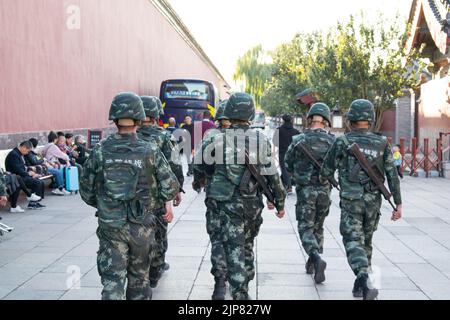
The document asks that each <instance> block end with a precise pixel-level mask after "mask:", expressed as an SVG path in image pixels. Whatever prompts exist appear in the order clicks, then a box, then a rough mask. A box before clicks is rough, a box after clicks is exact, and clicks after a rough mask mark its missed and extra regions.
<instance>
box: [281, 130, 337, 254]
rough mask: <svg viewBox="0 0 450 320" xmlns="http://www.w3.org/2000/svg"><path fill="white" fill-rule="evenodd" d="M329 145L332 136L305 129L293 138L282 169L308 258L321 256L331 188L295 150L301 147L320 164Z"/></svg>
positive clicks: (304, 157)
mask: <svg viewBox="0 0 450 320" xmlns="http://www.w3.org/2000/svg"><path fill="white" fill-rule="evenodd" d="M333 142H334V136H333V135H331V134H330V133H328V132H327V131H326V130H324V129H315V130H312V129H306V130H305V131H304V132H303V133H302V134H299V135H297V136H295V137H294V138H293V141H292V144H291V145H290V146H289V149H288V151H287V153H286V157H285V163H286V169H287V170H288V172H289V173H291V174H293V175H294V180H295V183H296V188H295V190H296V192H297V204H296V216H297V221H298V232H299V234H300V239H301V241H302V245H303V248H304V249H305V251H306V253H307V254H308V256H311V255H313V254H314V253H323V223H324V221H325V218H326V217H327V216H328V213H329V210H330V204H331V202H330V193H331V185H330V183H329V182H328V181H326V180H325V181H324V180H321V179H319V171H318V170H317V169H315V168H314V167H313V165H312V163H311V162H310V161H309V160H308V159H307V158H306V156H305V155H303V153H302V152H301V151H299V150H298V149H297V148H296V147H297V145H298V144H299V143H302V144H303V145H305V146H306V147H307V148H308V149H309V150H310V151H311V153H312V154H313V155H314V156H315V158H316V159H317V160H318V161H319V162H320V161H322V160H323V158H325V155H326V154H327V152H328V150H329V148H330V147H331V145H332V144H333Z"/></svg>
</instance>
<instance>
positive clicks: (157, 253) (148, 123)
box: [137, 96, 184, 288]
mask: <svg viewBox="0 0 450 320" xmlns="http://www.w3.org/2000/svg"><path fill="white" fill-rule="evenodd" d="M141 99H142V102H143V104H144V111H145V116H146V119H145V121H144V122H143V123H142V126H141V127H140V128H139V129H138V131H137V133H138V137H139V138H140V139H143V140H144V141H146V142H152V143H156V144H157V146H158V147H159V148H160V150H161V151H162V153H163V154H164V156H165V157H166V159H167V160H168V161H169V164H170V167H171V169H172V171H173V172H174V174H175V175H176V177H177V179H178V182H179V184H180V192H179V193H178V194H177V197H176V199H175V201H174V203H175V205H176V206H178V205H179V204H180V202H181V190H182V189H181V188H182V187H183V183H184V176H183V167H182V166H181V160H180V155H179V152H178V147H177V142H176V141H175V138H174V137H173V135H172V134H170V133H169V132H167V131H166V130H164V129H163V128H162V127H160V126H159V125H158V123H159V115H160V113H161V110H162V104H161V101H160V100H159V99H158V98H157V97H149V96H143V97H141ZM167 206H169V207H170V204H169V203H168V204H166V206H165V204H164V202H162V201H160V202H159V203H158V210H156V234H155V241H156V245H155V248H154V250H153V254H154V256H153V257H152V261H151V267H150V286H151V287H152V288H155V287H156V286H157V284H158V280H159V279H160V278H161V276H162V274H163V273H164V272H165V271H166V270H168V269H169V264H168V263H166V262H165V257H166V252H167V248H168V242H167V227H168V223H170V222H172V219H173V214H172V210H171V209H169V212H167V211H166V209H165V208H166V207H167Z"/></svg>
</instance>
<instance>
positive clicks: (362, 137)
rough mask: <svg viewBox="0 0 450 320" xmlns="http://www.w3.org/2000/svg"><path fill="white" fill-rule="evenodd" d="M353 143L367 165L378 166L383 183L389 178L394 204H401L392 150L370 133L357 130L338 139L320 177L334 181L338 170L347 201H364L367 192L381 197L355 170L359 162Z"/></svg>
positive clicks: (384, 139) (343, 196) (386, 143)
mask: <svg viewBox="0 0 450 320" xmlns="http://www.w3.org/2000/svg"><path fill="white" fill-rule="evenodd" d="M352 143H357V144H358V145H359V147H360V149H361V151H362V152H363V153H364V155H365V156H366V159H367V160H368V162H369V163H371V164H373V165H374V166H376V168H377V171H378V172H379V173H378V174H379V175H380V176H382V177H383V179H384V177H385V176H386V177H387V182H388V185H389V189H390V191H391V193H392V195H393V197H394V202H395V204H401V203H402V198H401V194H400V181H399V179H398V175H397V170H396V167H395V164H394V158H393V155H392V150H391V146H390V144H389V143H388V141H387V138H386V137H383V136H381V135H378V134H375V133H372V132H370V131H369V130H367V129H356V130H353V131H351V132H349V133H347V134H346V135H345V136H341V137H338V138H337V139H336V141H335V143H334V144H333V146H332V147H331V149H330V151H329V152H328V154H327V156H326V157H325V160H324V163H323V166H322V169H321V171H320V174H321V176H323V177H324V178H325V177H331V176H333V174H334V172H335V171H336V170H338V171H339V185H340V187H341V192H340V195H341V197H342V198H345V199H349V200H355V199H361V198H362V196H363V194H364V193H365V192H371V193H379V191H378V189H377V188H375V186H374V184H373V183H372V182H371V181H370V179H369V177H368V176H367V174H366V173H365V172H364V171H363V170H362V169H361V170H359V171H357V172H355V170H353V169H355V165H356V164H357V160H356V158H355V157H354V156H352V155H351V154H350V153H349V151H348V147H349V144H352ZM352 170H353V171H352ZM352 176H353V177H352ZM352 181H356V182H352ZM358 181H359V182H358Z"/></svg>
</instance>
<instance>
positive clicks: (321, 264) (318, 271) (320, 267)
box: [311, 253, 327, 284]
mask: <svg viewBox="0 0 450 320" xmlns="http://www.w3.org/2000/svg"><path fill="white" fill-rule="evenodd" d="M311 260H312V263H313V265H314V281H315V282H316V283H317V284H319V283H322V282H324V281H325V269H326V268H327V263H326V262H325V261H324V260H322V258H321V257H320V255H319V254H318V253H313V254H312V255H311Z"/></svg>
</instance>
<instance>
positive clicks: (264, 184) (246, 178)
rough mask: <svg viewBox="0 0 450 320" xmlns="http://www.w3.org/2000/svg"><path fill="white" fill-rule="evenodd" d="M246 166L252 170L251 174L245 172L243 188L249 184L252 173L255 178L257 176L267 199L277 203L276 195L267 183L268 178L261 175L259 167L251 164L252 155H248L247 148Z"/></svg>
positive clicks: (242, 181)
mask: <svg viewBox="0 0 450 320" xmlns="http://www.w3.org/2000/svg"><path fill="white" fill-rule="evenodd" d="M245 166H246V167H247V172H250V174H248V173H247V172H245V173H244V176H243V177H242V180H241V189H242V188H243V187H245V186H246V185H248V183H249V179H250V175H251V176H253V178H255V180H256V182H258V184H259V185H260V186H261V188H262V190H263V193H264V195H265V196H266V198H267V200H269V202H270V203H272V204H275V197H274V195H273V193H272V191H271V190H270V188H269V186H268V185H267V181H266V179H265V178H264V177H263V176H261V174H260V173H259V169H258V168H257V167H256V166H255V165H253V164H250V157H249V155H248V151H247V150H245Z"/></svg>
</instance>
